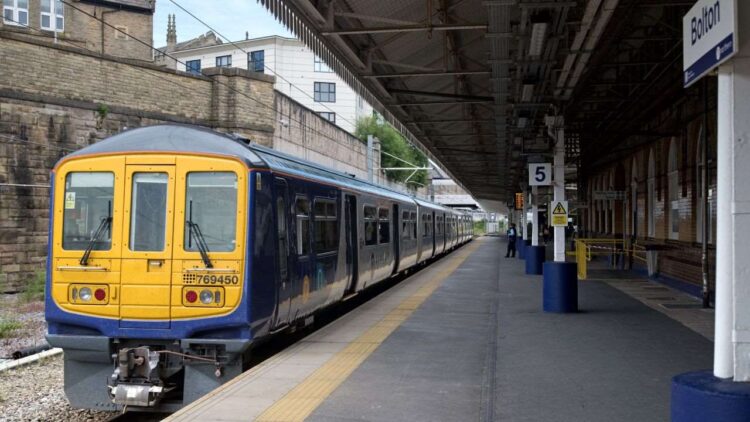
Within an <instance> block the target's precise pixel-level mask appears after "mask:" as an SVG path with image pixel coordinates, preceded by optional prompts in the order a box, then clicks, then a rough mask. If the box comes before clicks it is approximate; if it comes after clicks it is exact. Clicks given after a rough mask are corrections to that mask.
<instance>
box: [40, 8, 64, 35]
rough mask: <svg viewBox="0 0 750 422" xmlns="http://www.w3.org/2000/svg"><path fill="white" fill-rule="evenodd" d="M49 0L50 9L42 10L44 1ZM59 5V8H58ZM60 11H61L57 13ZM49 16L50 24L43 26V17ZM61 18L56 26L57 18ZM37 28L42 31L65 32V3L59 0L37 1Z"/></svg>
mask: <svg viewBox="0 0 750 422" xmlns="http://www.w3.org/2000/svg"><path fill="white" fill-rule="evenodd" d="M46 2H49V5H50V11H49V12H44V11H42V10H43V9H42V7H43V5H44V3H46ZM58 6H59V9H58ZM58 12H62V13H58ZM45 16H46V17H48V18H49V22H50V26H44V23H43V22H44V17H45ZM58 19H61V22H62V25H59V26H58V24H57V23H58V22H57V20H58ZM39 28H40V29H42V30H44V31H52V32H65V5H64V4H63V2H62V1H60V0H41V2H39Z"/></svg>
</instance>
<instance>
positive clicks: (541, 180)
mask: <svg viewBox="0 0 750 422" xmlns="http://www.w3.org/2000/svg"><path fill="white" fill-rule="evenodd" d="M551 184H552V164H550V163H531V164H529V186H549V185H551Z"/></svg>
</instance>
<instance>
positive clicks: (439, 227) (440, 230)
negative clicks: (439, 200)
mask: <svg viewBox="0 0 750 422" xmlns="http://www.w3.org/2000/svg"><path fill="white" fill-rule="evenodd" d="M435 221H436V222H437V224H435V234H437V235H442V234H443V226H442V224H443V218H442V217H440V216H437V218H436V219H435Z"/></svg>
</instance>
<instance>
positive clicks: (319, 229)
mask: <svg viewBox="0 0 750 422" xmlns="http://www.w3.org/2000/svg"><path fill="white" fill-rule="evenodd" d="M313 211H314V213H313V215H314V217H313V218H314V221H315V224H314V226H313V229H314V238H313V239H314V240H313V244H314V246H315V253H326V252H331V251H334V250H336V248H337V247H338V240H339V226H338V223H337V219H336V202H335V201H332V200H326V199H321V198H315V204H314V206H313Z"/></svg>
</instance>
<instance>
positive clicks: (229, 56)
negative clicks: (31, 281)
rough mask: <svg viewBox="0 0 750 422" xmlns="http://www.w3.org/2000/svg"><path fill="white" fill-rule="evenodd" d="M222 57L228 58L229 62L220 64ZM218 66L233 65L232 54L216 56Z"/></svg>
mask: <svg viewBox="0 0 750 422" xmlns="http://www.w3.org/2000/svg"><path fill="white" fill-rule="evenodd" d="M222 59H226V61H227V64H225V65H223V64H220V63H219V61H220V60H222ZM216 67H232V55H231V54H225V55H223V56H216Z"/></svg>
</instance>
